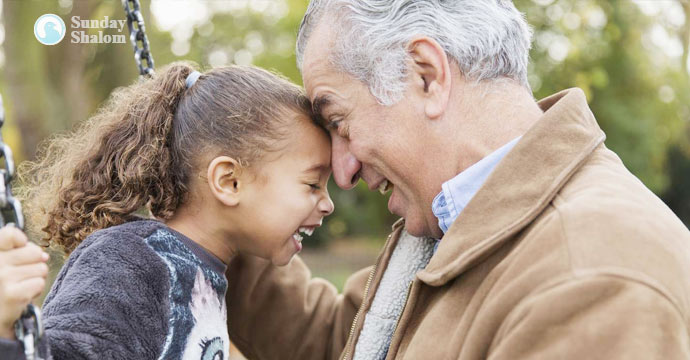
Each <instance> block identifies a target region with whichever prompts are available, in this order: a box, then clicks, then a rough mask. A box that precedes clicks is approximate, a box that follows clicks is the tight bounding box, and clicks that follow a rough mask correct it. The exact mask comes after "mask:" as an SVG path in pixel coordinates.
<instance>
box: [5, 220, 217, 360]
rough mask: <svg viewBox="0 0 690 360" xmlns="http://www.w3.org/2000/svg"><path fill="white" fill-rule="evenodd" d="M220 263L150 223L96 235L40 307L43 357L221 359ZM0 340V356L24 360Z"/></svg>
mask: <svg viewBox="0 0 690 360" xmlns="http://www.w3.org/2000/svg"><path fill="white" fill-rule="evenodd" d="M224 273H225V265H224V264H223V263H222V262H221V261H220V260H219V259H217V258H215V257H214V256H212V255H211V254H209V253H208V252H206V251H205V250H204V249H202V248H201V247H200V246H199V245H197V244H196V243H194V242H193V241H192V240H190V239H189V238H187V237H186V236H184V235H182V234H180V233H178V232H176V231H174V230H172V229H170V228H168V227H167V226H165V225H164V224H162V223H161V222H158V221H153V220H137V221H132V222H128V223H126V224H123V225H118V226H113V227H110V228H107V229H104V230H100V231H97V232H95V233H93V234H92V235H91V236H89V237H87V238H86V240H84V242H82V243H81V244H80V245H79V247H77V249H75V250H74V252H73V253H72V254H71V255H70V257H69V259H68V260H67V262H66V263H65V265H64V267H63V268H62V270H61V271H60V273H59V275H58V277H57V279H56V280H55V283H54V284H53V287H52V289H51V290H50V293H49V294H48V297H47V298H46V301H45V303H44V305H43V320H44V324H45V329H46V331H45V339H44V340H43V342H42V344H41V347H42V349H41V352H44V353H47V357H48V358H50V359H56V360H58V359H195V360H196V359H227V358H228V354H227V349H228V347H229V338H228V331H227V325H226V316H227V315H226V308H225V291H226V289H227V280H226V279H225V276H224ZM23 354H24V350H23V347H22V345H21V344H20V343H19V341H9V340H5V339H0V355H1V356H0V358H2V359H8V360H9V359H24V355H23Z"/></svg>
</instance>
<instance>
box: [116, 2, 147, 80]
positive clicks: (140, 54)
mask: <svg viewBox="0 0 690 360" xmlns="http://www.w3.org/2000/svg"><path fill="white" fill-rule="evenodd" d="M122 6H123V7H124V8H125V15H126V17H127V27H128V28H129V40H130V41H131V42H132V46H133V47H134V61H136V62H137V67H139V75H141V76H147V75H153V55H151V50H150V49H149V39H148V38H147V37H146V27H145V26H144V16H142V15H141V9H140V6H139V0H122ZM134 24H136V27H135V26H134ZM139 43H141V47H139ZM143 62H146V66H144V64H143Z"/></svg>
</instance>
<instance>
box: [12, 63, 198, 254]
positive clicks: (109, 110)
mask: <svg viewBox="0 0 690 360" xmlns="http://www.w3.org/2000/svg"><path fill="white" fill-rule="evenodd" d="M192 71H194V69H193V68H192V67H191V66H189V65H187V64H183V63H177V64H173V65H171V66H169V67H168V68H167V69H165V70H164V71H162V72H161V73H158V74H156V75H154V77H153V78H151V79H147V80H144V81H142V82H140V83H137V84H134V85H132V86H129V87H126V88H121V89H119V90H117V91H116V92H115V93H114V94H113V96H112V97H111V99H110V100H109V101H108V103H107V104H106V105H105V106H104V107H103V108H101V109H100V110H99V112H98V113H97V114H96V115H95V116H93V117H92V118H91V119H89V120H88V121H87V122H86V123H84V124H83V125H81V126H80V127H79V128H78V129H77V130H76V131H74V132H72V133H69V134H67V135H63V136H58V137H54V138H52V139H49V140H48V141H47V142H46V143H45V144H44V145H43V146H42V148H41V149H40V151H39V156H38V158H37V160H36V161H35V162H25V163H23V164H22V166H21V167H20V169H19V170H20V171H19V174H20V179H21V181H22V186H21V188H20V189H19V196H20V198H21V199H22V201H23V202H24V207H25V212H26V214H27V219H28V223H29V225H32V224H33V225H34V226H33V227H30V228H29V229H28V230H29V232H30V234H31V233H33V234H34V235H36V233H38V232H39V231H38V230H39V229H38V228H40V230H42V231H43V232H44V233H45V237H44V240H46V241H47V242H48V243H49V244H50V245H51V246H53V247H57V248H58V249H61V250H63V251H64V252H65V253H66V254H69V253H70V252H71V251H73V250H74V249H75V248H76V247H77V246H78V245H79V243H81V241H83V240H84V239H85V238H86V237H87V236H88V235H90V234H91V233H93V232H94V231H96V230H99V229H103V228H106V227H109V226H113V225H118V224H122V223H124V222H126V221H128V220H131V219H132V218H133V217H134V214H135V213H137V212H138V211H141V210H143V209H146V210H148V212H149V213H150V214H151V215H153V216H155V217H157V218H162V219H167V218H169V217H170V216H172V214H173V212H174V210H175V209H176V208H177V207H178V205H179V204H180V202H181V201H182V197H183V196H184V194H186V192H187V189H186V185H185V183H184V181H183V179H181V177H180V175H179V174H178V173H177V172H176V171H175V167H174V166H173V161H174V159H173V158H174V155H173V153H172V152H171V149H170V146H171V144H172V143H173V139H172V138H171V137H172V136H173V135H172V134H173V132H172V131H171V129H172V128H173V118H174V117H175V112H176V109H177V106H178V104H179V103H180V99H181V98H182V97H183V96H184V93H185V89H186V86H185V79H186V77H187V76H188V75H189V74H190V73H191V72H192ZM41 226H42V228H41ZM37 227H38V228H37Z"/></svg>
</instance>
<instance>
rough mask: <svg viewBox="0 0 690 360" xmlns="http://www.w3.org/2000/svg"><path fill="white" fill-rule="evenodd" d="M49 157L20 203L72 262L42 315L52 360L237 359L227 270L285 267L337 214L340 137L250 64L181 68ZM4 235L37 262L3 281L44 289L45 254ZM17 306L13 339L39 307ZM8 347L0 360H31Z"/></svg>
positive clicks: (135, 92) (6, 267) (286, 86)
mask: <svg viewBox="0 0 690 360" xmlns="http://www.w3.org/2000/svg"><path fill="white" fill-rule="evenodd" d="M44 154H45V155H44V156H43V157H42V158H40V160H39V161H38V162H36V163H33V164H30V165H29V166H28V167H25V168H24V169H23V173H24V181H25V182H26V186H25V191H24V192H23V194H24V201H25V209H26V212H27V215H29V219H30V220H32V221H33V223H34V224H41V225H44V227H43V228H42V230H43V231H44V232H45V233H47V240H48V241H49V243H50V244H51V245H53V246H56V247H59V248H60V249H62V250H64V251H65V252H66V253H68V254H70V256H69V258H68V259H67V261H66V263H65V265H64V267H63V268H62V270H61V271H60V273H59V275H58V277H57V279H56V281H55V283H54V285H53V287H52V289H51V291H50V293H49V294H48V297H47V298H46V300H45V303H44V306H43V313H44V314H43V317H44V324H45V329H46V331H45V334H46V335H45V340H46V341H45V344H43V346H44V347H45V348H47V349H48V350H49V351H50V353H51V354H52V358H54V359H77V358H79V359H82V358H83V359H227V358H228V354H227V349H228V346H229V340H228V333H227V325H226V309H225V296H224V295H225V291H226V287H227V281H226V279H225V276H224V272H225V264H226V263H228V261H229V260H230V259H231V258H232V257H233V255H234V254H237V253H239V252H242V253H247V254H252V255H255V256H259V257H263V258H266V259H270V260H271V261H272V262H273V263H274V264H275V265H284V264H287V263H288V262H289V261H290V259H291V258H292V257H293V256H294V255H295V254H296V253H297V252H299V251H300V250H301V249H302V243H301V242H302V235H303V234H306V235H311V234H312V232H313V231H314V229H315V228H316V227H318V226H320V225H321V221H322V219H323V217H324V216H327V215H329V214H330V213H331V212H332V211H333V203H332V202H331V199H330V198H329V196H328V192H327V190H326V183H327V181H328V178H329V176H330V144H329V139H328V136H327V134H326V133H325V132H324V131H323V130H321V129H320V128H318V127H317V126H315V125H314V124H313V123H312V120H311V118H310V104H309V101H308V99H307V98H306V97H305V96H304V95H303V93H302V91H301V90H300V89H299V88H298V87H297V86H295V85H292V84H290V83H289V82H288V81H286V80H284V79H282V78H279V77H277V76H276V75H273V74H271V73H269V72H267V71H264V70H260V69H256V68H251V67H239V66H233V67H225V68H220V69H214V70H211V71H209V72H207V73H204V74H199V73H198V72H195V71H194V69H193V68H192V67H190V66H189V65H186V64H179V63H178V64H173V65H171V66H169V67H168V68H167V69H166V70H164V71H162V72H161V73H159V74H157V75H156V76H155V77H154V78H153V79H149V80H146V81H144V82H142V83H139V84H135V85H133V86H130V87H127V88H125V89H121V90H119V91H118V92H117V93H116V94H115V95H114V96H113V98H112V99H111V100H110V102H109V104H108V105H107V106H106V107H105V108H103V109H102V110H101V111H100V112H99V114H98V115H96V116H95V117H94V118H92V119H91V120H90V121H89V122H88V123H87V124H86V125H84V126H82V127H81V128H80V129H79V130H78V131H76V132H75V133H73V134H71V135H67V136H63V137H58V138H55V139H52V140H51V141H50V142H49V143H48V146H47V147H46V148H45V149H44ZM142 210H147V211H148V212H149V213H150V214H151V215H152V217H153V218H154V219H155V220H152V219H146V218H143V217H141V216H138V215H137V214H141V213H142ZM3 231H4V233H3V234H4V235H5V236H0V257H6V258H13V257H14V256H13V255H12V254H13V253H12V252H15V253H19V252H21V251H24V252H30V253H31V254H29V255H25V256H23V258H22V260H21V261H14V262H12V263H2V264H0V274H2V273H3V272H4V273H13V274H20V273H22V272H21V269H22V268H21V267H22V266H34V267H35V268H36V269H34V270H33V271H32V272H31V273H30V274H29V275H31V276H29V275H26V276H25V277H33V278H38V279H39V280H41V278H42V277H43V276H45V265H44V264H42V262H43V261H45V256H43V255H42V254H41V252H40V251H36V249H35V248H32V247H28V246H21V244H24V243H26V240H25V239H24V238H23V234H21V232H18V231H16V230H3ZM13 248H14V249H13ZM8 249H13V250H8ZM26 249H30V250H26ZM2 250H4V251H2ZM27 264H28V265H27ZM22 276H23V275H22ZM17 277H19V275H16V276H15V278H12V277H11V276H10V277H0V286H3V287H4V288H12V289H14V288H15V287H13V286H15V285H16V284H17V283H19V280H17ZM8 278H9V280H8ZM38 284H40V282H36V283H34V284H32V285H33V287H28V286H25V287H24V289H28V290H27V292H31V291H33V292H36V288H37V287H38V286H37V285H38ZM8 285H9V287H8ZM13 291H14V290H13ZM13 294H15V295H16V294H17V291H14V292H12V291H10V292H8V293H6V294H5V298H7V297H9V298H11V299H3V298H2V296H0V301H4V303H3V302H0V321H2V323H0V326H1V327H2V330H1V331H2V332H0V336H1V335H2V334H11V329H12V328H11V326H12V322H13V321H14V319H16V318H17V317H18V316H19V313H20V312H21V310H22V309H23V308H24V307H25V306H26V304H27V303H28V300H30V299H27V298H28V297H25V298H24V299H22V300H23V301H15V300H16V297H18V296H15V297H14V298H12V296H14V295H13ZM32 295H33V294H32ZM230 321H232V319H230ZM5 337H7V338H8V339H4V340H0V354H2V358H3V359H8V358H9V359H22V358H23V349H22V346H21V345H20V343H19V341H17V340H12V339H11V337H12V336H11V335H9V336H7V335H6V336H5Z"/></svg>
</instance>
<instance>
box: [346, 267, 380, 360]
mask: <svg viewBox="0 0 690 360" xmlns="http://www.w3.org/2000/svg"><path fill="white" fill-rule="evenodd" d="M377 267H378V263H376V264H374V267H373V268H372V269H371V271H370V272H369V277H368V278H367V284H366V285H365V286H364V297H363V298H362V304H361V305H360V306H359V310H357V314H355V318H354V319H353V320H352V327H351V328H350V335H349V336H348V337H347V339H348V341H347V343H346V344H345V346H346V347H347V350H346V351H345V356H343V357H342V359H343V360H347V359H349V357H350V346H349V345H350V340H352V335H354V333H355V327H357V320H358V319H359V316H360V314H361V313H362V311H363V310H364V305H365V301H366V299H367V295H368V294H369V286H370V285H371V280H373V279H374V274H375V273H376V268H377Z"/></svg>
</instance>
